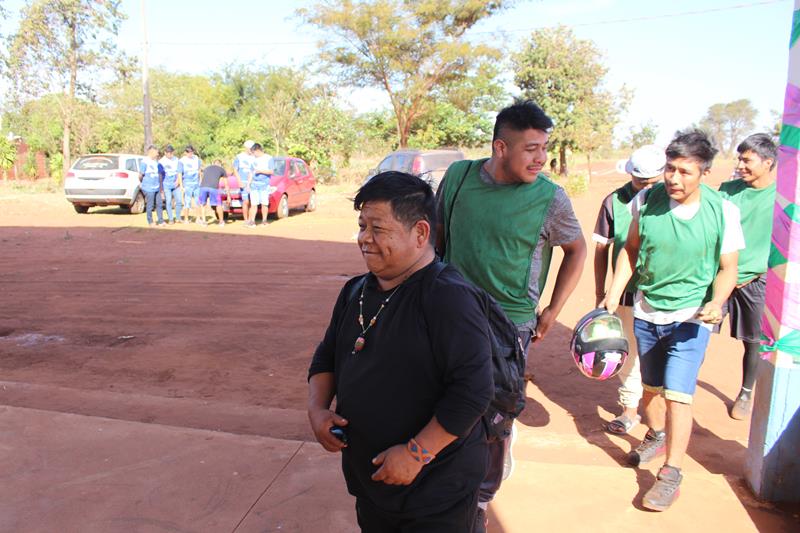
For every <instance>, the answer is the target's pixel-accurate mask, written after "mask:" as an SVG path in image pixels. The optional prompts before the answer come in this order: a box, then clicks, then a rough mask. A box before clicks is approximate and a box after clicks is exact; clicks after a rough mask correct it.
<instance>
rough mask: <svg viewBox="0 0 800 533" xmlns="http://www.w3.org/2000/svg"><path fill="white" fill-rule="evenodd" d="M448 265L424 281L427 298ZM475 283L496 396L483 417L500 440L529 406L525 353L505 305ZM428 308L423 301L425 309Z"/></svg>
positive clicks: (353, 292) (356, 287)
mask: <svg viewBox="0 0 800 533" xmlns="http://www.w3.org/2000/svg"><path fill="white" fill-rule="evenodd" d="M445 268H447V264H446V263H443V262H441V261H437V262H435V263H433V264H432V265H431V266H430V270H429V271H428V272H426V273H425V278H424V279H423V281H422V283H423V286H422V294H423V298H425V297H426V295H428V294H430V293H431V288H432V286H433V282H434V281H435V280H436V278H437V277H438V276H439V274H440V273H441V272H442V271H443V270H444V269H445ZM451 268H455V267H451ZM365 279H366V276H364V277H362V278H361V279H360V280H358V281H357V282H356V283H354V284H353V286H352V287H351V288H350V291H349V298H348V300H354V299H355V298H357V297H358V293H359V292H360V290H361V286H362V285H363V284H364V282H365ZM472 286H473V287H474V288H475V290H476V291H477V293H478V295H479V297H480V299H481V303H482V304H483V308H484V312H485V313H486V318H487V322H488V324H489V331H488V334H489V342H490V343H491V348H492V374H493V378H494V396H493V397H492V400H491V402H490V403H489V407H488V408H487V409H486V412H485V413H484V414H483V417H482V420H483V425H484V427H485V428H486V437H487V439H488V440H489V441H498V440H502V439H505V438H507V437H508V436H509V435H511V425H512V424H513V423H514V419H515V418H517V417H518V416H519V414H520V413H521V412H522V410H523V409H525V352H524V350H523V349H522V342H521V340H520V338H519V333H518V332H517V326H516V325H514V323H513V322H511V320H509V318H508V317H507V316H506V314H505V312H504V311H503V308H502V307H500V305H499V304H498V303H497V302H496V301H495V300H494V298H492V296H491V295H490V294H489V293H487V292H486V291H485V290H483V289H481V288H480V287H476V286H475V285H472ZM425 307H426V305H425V303H424V302H423V310H424V309H425ZM426 322H427V321H426Z"/></svg>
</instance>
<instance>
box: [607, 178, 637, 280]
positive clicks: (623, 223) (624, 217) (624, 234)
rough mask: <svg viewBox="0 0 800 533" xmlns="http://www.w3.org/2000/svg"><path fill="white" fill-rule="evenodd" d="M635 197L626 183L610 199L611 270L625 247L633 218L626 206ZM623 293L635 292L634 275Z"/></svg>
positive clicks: (615, 266)
mask: <svg viewBox="0 0 800 533" xmlns="http://www.w3.org/2000/svg"><path fill="white" fill-rule="evenodd" d="M634 196H636V191H635V190H633V185H631V182H628V183H626V184H625V185H623V186H622V187H620V188H619V189H617V190H616V191H614V195H613V196H612V197H611V208H612V211H613V216H614V244H613V245H612V248H611V268H612V270H613V269H616V268H617V257H619V253H620V252H621V251H622V249H623V248H624V247H625V241H626V240H628V229H629V228H630V227H631V222H632V220H633V216H632V215H631V212H630V210H629V209H628V204H629V203H630V202H631V200H633V197H634ZM625 292H630V293H633V292H636V273H635V272H634V273H633V276H631V279H630V281H629V282H628V285H627V286H626V287H625Z"/></svg>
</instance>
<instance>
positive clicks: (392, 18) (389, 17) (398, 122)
mask: <svg viewBox="0 0 800 533" xmlns="http://www.w3.org/2000/svg"><path fill="white" fill-rule="evenodd" d="M508 4H509V2H508V1H503V0H494V1H489V0H419V1H415V2H409V1H402V0H355V1H353V0H348V1H343V2H336V3H334V2H320V3H318V4H316V5H315V6H313V7H312V8H310V9H301V10H299V11H298V14H299V15H300V16H301V17H303V18H304V19H305V20H306V21H307V22H309V23H311V24H314V25H316V26H318V27H320V28H322V29H324V30H327V31H329V32H330V33H332V34H333V39H331V40H327V41H324V42H323V43H322V44H321V53H320V59H321V60H322V63H323V65H325V66H326V67H328V68H330V69H331V70H333V71H334V72H336V73H338V75H339V80H340V81H341V82H342V83H344V84H347V85H351V86H355V87H377V88H379V89H381V90H383V91H384V92H385V93H386V94H387V96H388V97H389V101H390V102H391V106H392V110H393V112H394V119H395V129H396V131H397V139H398V143H399V145H400V146H401V147H403V148H404V147H406V146H407V144H408V140H409V137H410V136H411V133H412V131H413V128H414V126H415V124H416V123H417V121H418V120H419V118H420V116H421V115H422V114H424V113H425V112H426V111H427V110H429V108H430V106H431V105H432V103H433V102H432V101H431V93H432V92H433V91H435V90H437V89H441V88H443V87H447V86H450V85H452V84H454V83H456V82H458V81H459V80H461V79H463V77H464V76H467V75H468V74H470V73H471V72H474V71H475V70H476V69H477V68H478V67H479V65H481V64H482V63H484V62H486V61H488V60H491V59H494V60H496V59H497V58H499V55H500V52H499V51H498V50H497V49H495V48H493V47H491V46H488V45H483V44H470V43H469V42H467V41H466V40H465V38H464V37H465V33H466V32H467V31H468V30H469V29H470V28H472V27H473V26H474V25H475V24H476V23H478V22H479V21H481V20H484V19H486V18H488V17H490V16H491V15H492V14H494V13H495V12H497V11H499V10H500V9H502V8H503V7H505V6H506V5H508Z"/></svg>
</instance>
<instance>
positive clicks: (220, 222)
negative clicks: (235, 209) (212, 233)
mask: <svg viewBox="0 0 800 533" xmlns="http://www.w3.org/2000/svg"><path fill="white" fill-rule="evenodd" d="M217 225H218V226H224V225H225V221H224V220H220V221H219V222H217Z"/></svg>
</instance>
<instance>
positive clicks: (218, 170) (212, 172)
mask: <svg viewBox="0 0 800 533" xmlns="http://www.w3.org/2000/svg"><path fill="white" fill-rule="evenodd" d="M227 175H228V174H227V173H226V172H225V169H224V168H222V167H221V166H219V165H209V166H207V167H206V168H204V169H203V180H202V181H201V182H200V186H201V187H211V188H212V189H216V188H217V187H219V180H220V178H224V177H226V176H227Z"/></svg>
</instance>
